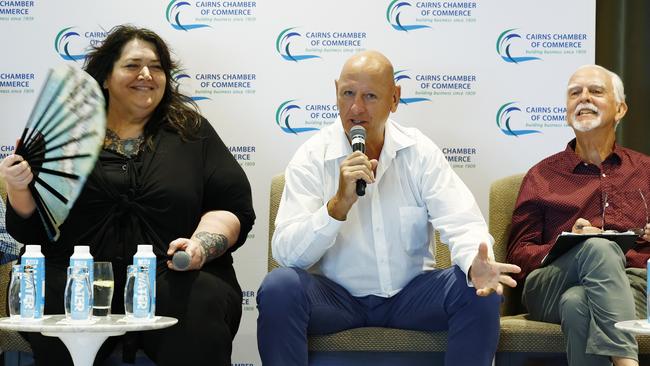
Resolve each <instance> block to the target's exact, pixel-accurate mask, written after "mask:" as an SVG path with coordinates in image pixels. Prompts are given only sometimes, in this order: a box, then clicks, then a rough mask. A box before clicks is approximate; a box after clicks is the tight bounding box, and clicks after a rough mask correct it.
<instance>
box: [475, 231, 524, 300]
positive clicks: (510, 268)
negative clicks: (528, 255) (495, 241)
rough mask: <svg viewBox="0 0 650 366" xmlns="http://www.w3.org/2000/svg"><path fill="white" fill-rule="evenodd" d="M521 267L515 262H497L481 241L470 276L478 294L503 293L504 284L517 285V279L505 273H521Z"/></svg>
mask: <svg viewBox="0 0 650 366" xmlns="http://www.w3.org/2000/svg"><path fill="white" fill-rule="evenodd" d="M519 272H521V268H519V266H516V265H514V264H508V263H499V262H495V261H494V259H492V258H490V257H489V256H488V246H487V244H485V243H481V245H479V247H478V254H477V255H476V257H474V261H472V266H471V267H470V268H469V278H470V280H471V281H472V283H473V284H474V287H475V288H476V294H477V295H478V296H487V295H489V294H491V293H492V292H495V291H496V293H497V294H499V295H501V294H503V285H506V286H510V287H515V286H517V281H515V280H513V279H512V277H510V276H508V275H505V274H503V273H519Z"/></svg>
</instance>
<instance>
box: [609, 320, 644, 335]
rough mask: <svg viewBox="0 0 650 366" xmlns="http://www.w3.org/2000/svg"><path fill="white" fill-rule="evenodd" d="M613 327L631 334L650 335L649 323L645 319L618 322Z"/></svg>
mask: <svg viewBox="0 0 650 366" xmlns="http://www.w3.org/2000/svg"><path fill="white" fill-rule="evenodd" d="M614 326H615V327H616V328H617V329H620V330H624V331H626V332H630V333H633V334H650V323H648V320H647V319H636V320H626V321H623V322H618V323H616V324H614Z"/></svg>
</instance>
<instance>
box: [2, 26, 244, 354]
mask: <svg viewBox="0 0 650 366" xmlns="http://www.w3.org/2000/svg"><path fill="white" fill-rule="evenodd" d="M85 69H86V71H87V72H88V73H89V74H90V75H91V76H92V77H93V78H94V79H95V80H96V81H97V82H98V84H99V85H100V86H101V87H102V90H103V93H104V97H105V99H106V101H107V103H106V105H107V106H106V113H107V118H106V120H107V131H106V137H105V140H104V145H103V148H102V150H101V152H100V154H99V159H98V161H97V163H96V165H95V167H94V169H93V171H92V172H91V174H90V175H89V177H88V180H87V182H86V184H85V186H84V188H83V190H82V191H81V194H80V195H79V198H78V199H77V201H76V202H75V204H74V206H73V207H72V209H71V210H70V213H69V215H68V218H67V220H66V221H65V222H64V223H63V224H62V225H61V226H60V228H59V229H60V236H59V238H58V239H57V240H56V241H54V242H52V241H51V240H50V239H49V238H48V236H47V235H46V232H45V230H44V228H43V224H42V222H41V220H40V219H39V218H38V215H37V214H35V209H36V205H35V203H34V199H33V196H32V195H31V193H30V190H29V189H28V186H29V183H30V182H31V181H32V180H33V179H34V174H36V173H32V171H31V169H30V166H29V164H28V163H27V162H26V161H24V160H23V159H22V157H20V156H18V155H11V156H9V157H7V158H5V160H4V161H2V162H1V163H0V176H2V177H3V178H4V179H5V180H6V182H7V193H8V203H9V204H8V205H7V206H8V207H7V228H8V231H9V233H10V234H11V235H12V236H14V237H15V238H16V239H17V240H19V241H21V242H25V243H41V244H43V246H42V251H43V254H44V255H45V257H46V296H45V313H46V314H54V313H59V314H60V313H63V292H64V291H63V290H64V287H65V276H66V275H65V269H66V266H67V264H68V259H69V257H70V255H71V254H72V252H73V248H74V245H76V244H79V245H90V247H91V253H92V255H93V257H94V258H95V260H96V261H111V262H113V267H114V272H115V288H116V289H118V290H117V291H115V296H114V297H113V304H112V312H113V313H123V312H124V309H123V298H122V296H123V294H122V291H121V289H122V288H123V286H124V281H125V273H126V266H127V265H129V264H131V263H132V257H133V254H134V253H135V251H136V245H137V244H143V243H145V244H153V246H154V252H155V254H156V256H157V258H158V265H157V268H158V271H157V272H158V273H157V286H156V287H157V288H156V298H157V304H156V313H157V314H158V315H166V316H172V317H175V318H178V319H179V323H178V324H177V325H176V326H174V327H171V328H168V329H165V330H161V331H155V332H143V333H141V334H137V333H136V334H135V335H136V336H135V337H128V336H129V334H128V333H127V336H124V337H125V338H124V340H123V341H124V342H123V343H124V345H125V352H124V355H125V356H129V354H132V352H130V351H133V350H134V349H135V348H136V347H141V348H143V349H144V350H145V352H146V354H147V355H148V356H149V357H150V358H151V359H152V360H153V361H154V362H156V363H157V364H159V365H183V364H184V365H207V364H210V365H230V354H231V350H232V339H233V338H234V336H235V333H236V332H237V329H238V327H239V320H240V317H241V290H240V288H239V284H238V283H237V279H236V277H235V272H234V269H233V266H232V256H231V252H232V251H234V250H235V249H237V248H238V247H239V246H241V245H242V244H243V243H244V241H245V240H246V236H247V234H248V232H249V231H250V230H251V227H252V225H253V222H254V219H255V214H254V212H253V207H252V200H251V192H250V184H249V182H248V180H247V178H246V175H245V174H244V172H243V170H242V169H241V167H240V166H239V164H238V163H237V162H236V161H235V160H234V158H233V157H232V155H231V154H230V152H229V151H228V149H227V147H226V146H225V144H224V143H223V142H222V141H221V139H220V138H219V136H218V135H217V133H216V132H215V131H214V129H213V128H212V126H211V125H210V123H208V121H207V120H205V119H204V118H203V117H201V115H200V114H199V113H198V112H197V111H196V106H195V105H194V104H193V103H192V101H191V99H190V98H188V97H186V96H184V95H182V94H180V93H179V92H178V91H177V89H176V88H175V87H174V86H173V78H172V72H173V71H174V70H176V69H177V67H176V65H175V63H174V62H173V61H172V60H171V56H170V52H169V49H168V47H167V45H166V44H165V42H164V41H163V40H162V39H161V38H160V37H159V36H158V35H157V34H155V33H154V32H152V31H150V30H147V29H142V28H136V27H133V26H118V27H116V28H114V29H113V30H111V31H110V32H109V34H108V36H107V38H106V39H105V41H104V42H103V43H102V45H101V46H99V47H98V48H96V49H95V50H93V51H92V52H91V53H90V54H89V55H88V57H87V59H86V65H85ZM177 250H184V251H186V252H187V253H188V254H189V255H190V267H189V269H188V270H187V271H179V270H178V269H177V268H174V266H173V264H172V263H171V262H170V261H168V257H169V256H170V255H171V254H173V253H174V252H175V251H177ZM25 336H26V337H27V338H28V340H29V342H30V343H31V345H32V348H33V350H34V356H35V360H36V364H37V365H46V364H52V365H64V364H71V360H70V357H69V356H68V353H67V350H66V349H65V347H64V346H63V344H62V343H61V342H60V341H59V340H58V339H56V338H50V337H44V336H41V335H39V334H34V333H28V334H25ZM189 339H191V340H192V346H191V347H189V348H185V349H184V350H183V351H181V350H179V347H178V345H179V344H181V343H183V344H187V343H185V342H186V341H187V340H189ZM107 343H108V342H107ZM110 346H111V345H108V344H105V346H104V347H103V349H102V350H100V353H99V355H98V357H102V354H103V355H104V357H105V355H106V354H107V352H110Z"/></svg>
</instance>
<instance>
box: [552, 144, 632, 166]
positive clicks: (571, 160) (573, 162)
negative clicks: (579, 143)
mask: <svg viewBox="0 0 650 366" xmlns="http://www.w3.org/2000/svg"><path fill="white" fill-rule="evenodd" d="M622 154H623V150H622V148H621V147H620V146H618V144H617V143H616V142H614V149H613V150H612V153H611V154H609V156H608V157H607V158H605V160H604V161H603V164H605V165H620V164H621V161H622V159H621V156H622ZM563 162H564V163H565V164H567V167H568V168H570V169H572V170H573V171H574V172H576V169H578V168H580V167H583V166H587V165H589V164H587V163H586V162H584V161H582V159H581V158H580V156H579V155H578V154H576V139H575V138H573V139H572V140H571V141H569V143H568V144H567V145H566V149H565V150H564V154H563Z"/></svg>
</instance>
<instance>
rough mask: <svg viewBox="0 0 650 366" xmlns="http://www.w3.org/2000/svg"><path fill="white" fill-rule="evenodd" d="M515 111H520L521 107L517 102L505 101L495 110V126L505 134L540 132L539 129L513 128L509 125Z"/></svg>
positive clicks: (520, 134) (517, 134)
mask: <svg viewBox="0 0 650 366" xmlns="http://www.w3.org/2000/svg"><path fill="white" fill-rule="evenodd" d="M515 112H521V108H519V107H518V106H517V102H510V103H506V104H504V105H502V106H501V108H499V110H498V111H497V117H496V118H497V126H498V127H499V129H500V130H501V132H503V133H504V134H505V135H508V136H515V137H517V136H522V135H528V134H531V133H541V131H539V130H515V129H513V128H512V127H510V125H511V122H513V121H512V118H513V116H514V115H515Z"/></svg>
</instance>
